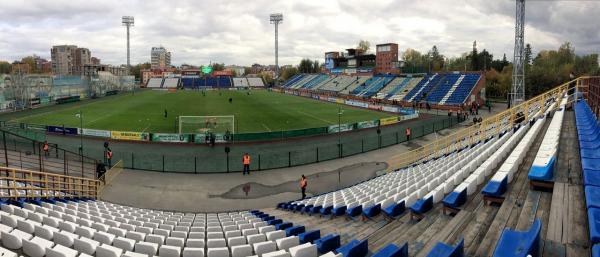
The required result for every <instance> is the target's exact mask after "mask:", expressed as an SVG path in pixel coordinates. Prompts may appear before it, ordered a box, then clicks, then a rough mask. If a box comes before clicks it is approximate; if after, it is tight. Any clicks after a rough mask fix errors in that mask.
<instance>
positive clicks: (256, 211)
mask: <svg viewBox="0 0 600 257" xmlns="http://www.w3.org/2000/svg"><path fill="white" fill-rule="evenodd" d="M259 212H260V211H259V210H251V211H250V213H252V214H257V213H259Z"/></svg>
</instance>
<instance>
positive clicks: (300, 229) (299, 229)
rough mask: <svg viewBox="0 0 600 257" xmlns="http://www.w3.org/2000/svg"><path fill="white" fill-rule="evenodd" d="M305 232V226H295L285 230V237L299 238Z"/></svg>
mask: <svg viewBox="0 0 600 257" xmlns="http://www.w3.org/2000/svg"><path fill="white" fill-rule="evenodd" d="M304 231H306V228H304V226H293V227H289V228H286V229H285V235H286V236H297V235H299V234H300V233H304Z"/></svg>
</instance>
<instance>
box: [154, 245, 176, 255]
mask: <svg viewBox="0 0 600 257" xmlns="http://www.w3.org/2000/svg"><path fill="white" fill-rule="evenodd" d="M158 256H160V257H180V256H181V247H179V246H172V245H161V246H160V248H159V249H158Z"/></svg>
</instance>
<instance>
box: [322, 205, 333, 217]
mask: <svg viewBox="0 0 600 257" xmlns="http://www.w3.org/2000/svg"><path fill="white" fill-rule="evenodd" d="M332 209H333V206H328V207H325V208H321V210H320V211H319V212H320V213H321V215H329V214H331V210H332Z"/></svg>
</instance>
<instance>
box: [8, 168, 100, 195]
mask: <svg viewBox="0 0 600 257" xmlns="http://www.w3.org/2000/svg"><path fill="white" fill-rule="evenodd" d="M99 185H100V181H99V180H96V179H89V178H82V177H73V176H66V175H60V174H55V173H48V172H40V171H33V170H25V169H19V168H10V167H0V198H4V199H6V198H8V199H12V200H18V199H24V198H25V199H30V198H31V199H38V198H55V197H67V198H71V197H77V198H82V197H83V198H94V199H95V198H97V195H98V188H99Z"/></svg>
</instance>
